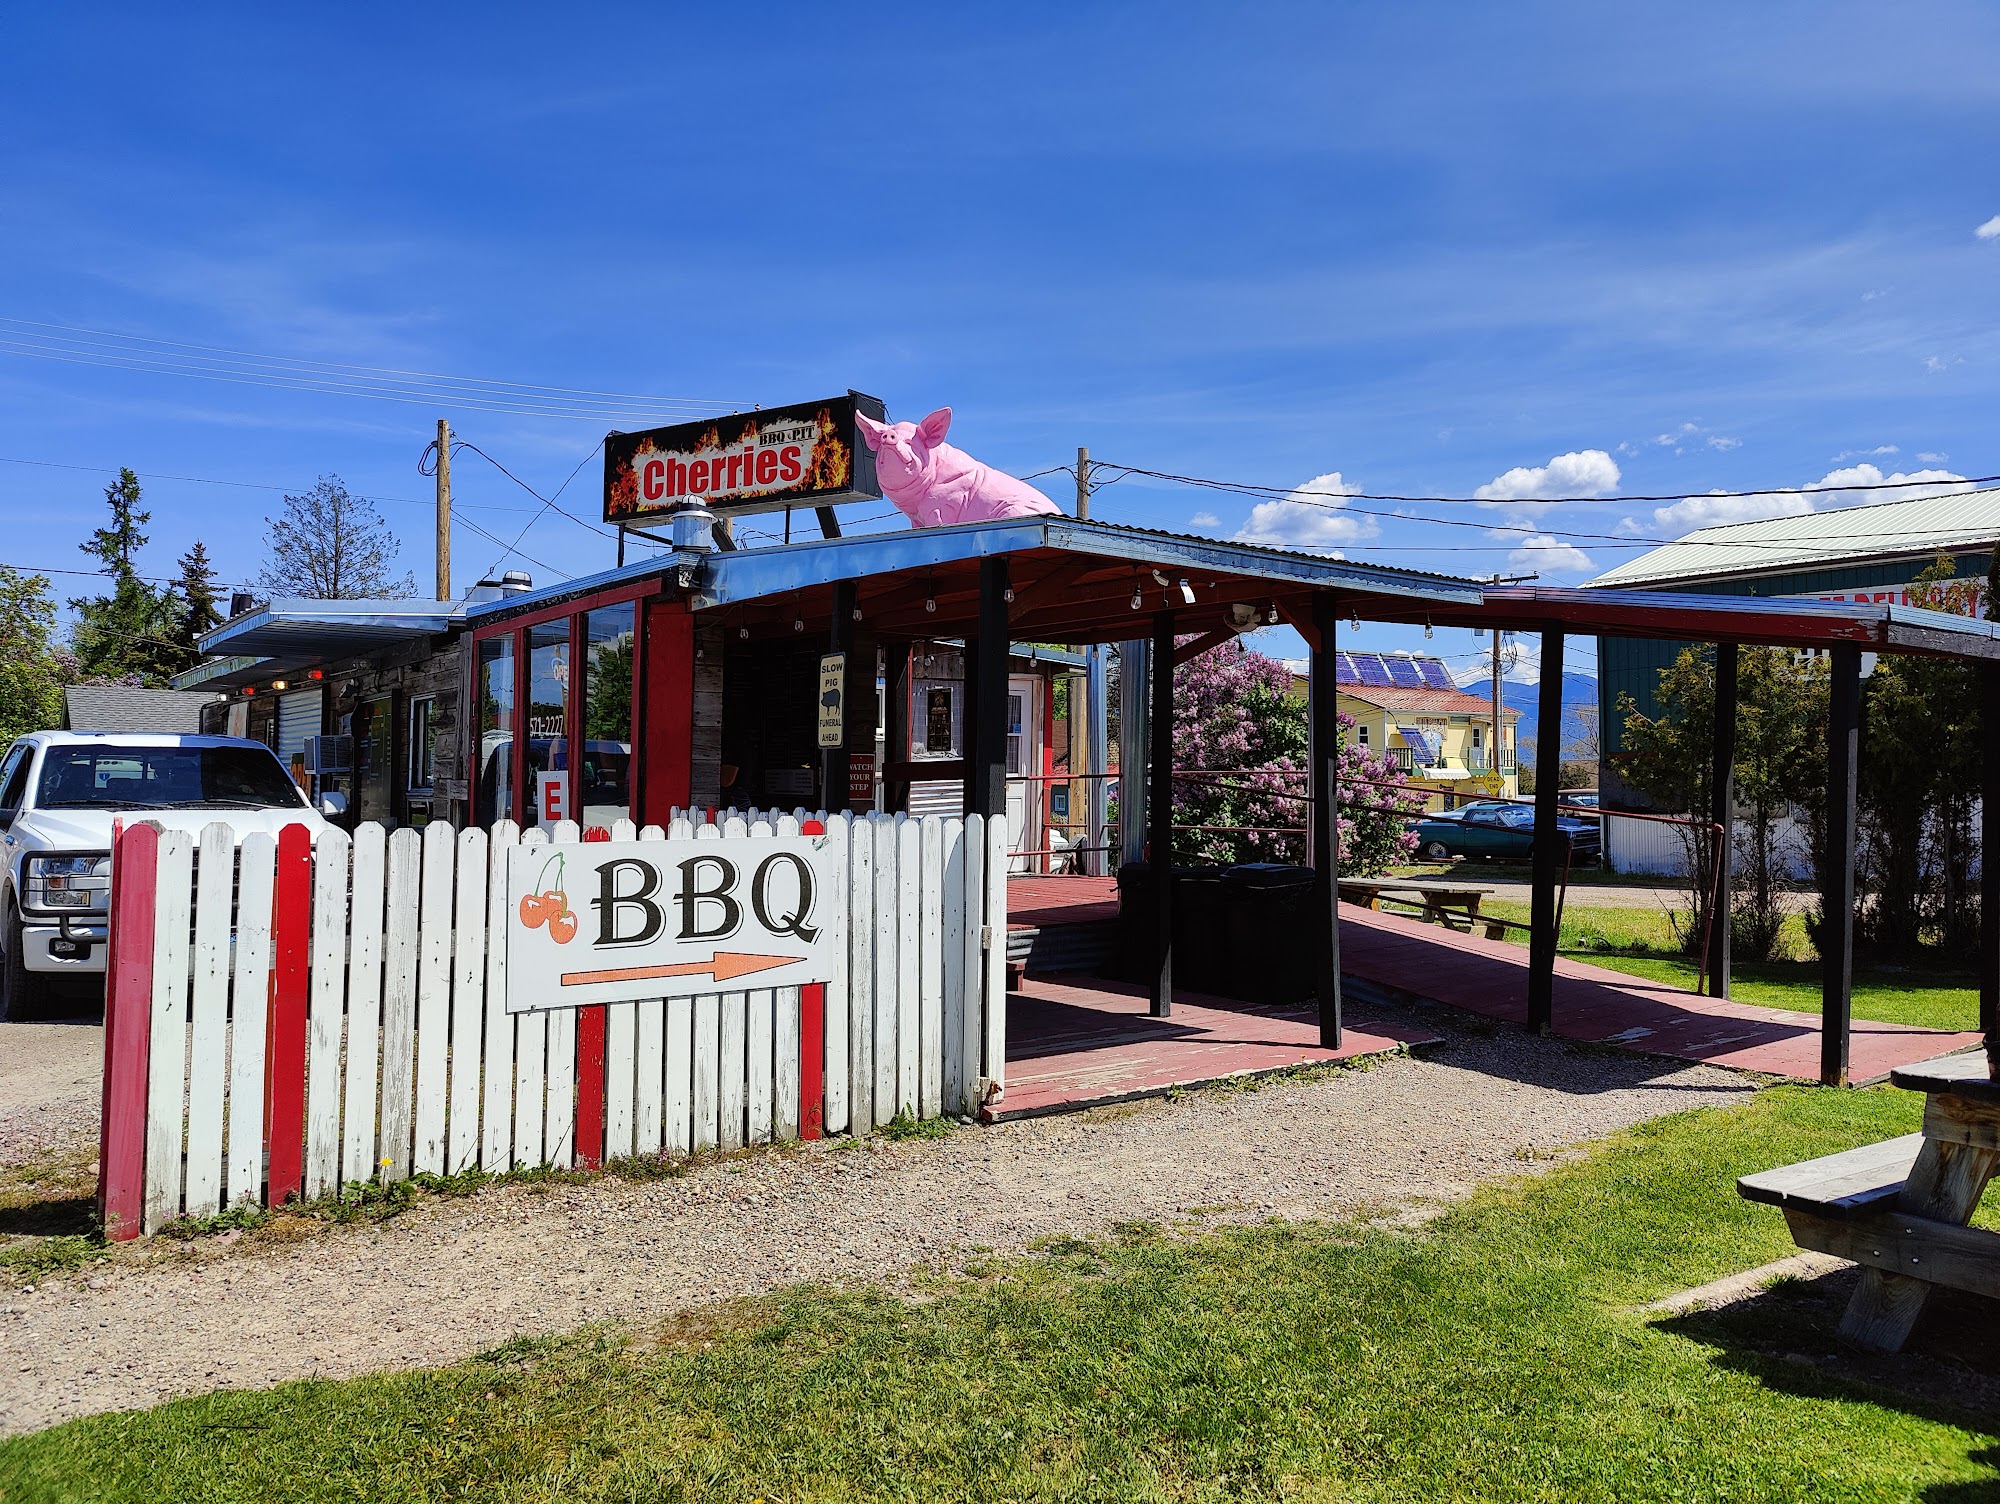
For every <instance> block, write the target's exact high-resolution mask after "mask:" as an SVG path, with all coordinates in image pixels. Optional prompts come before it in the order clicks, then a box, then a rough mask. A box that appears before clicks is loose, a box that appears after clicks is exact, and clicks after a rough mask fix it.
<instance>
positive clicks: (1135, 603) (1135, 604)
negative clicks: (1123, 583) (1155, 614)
mask: <svg viewBox="0 0 2000 1504" xmlns="http://www.w3.org/2000/svg"><path fill="white" fill-rule="evenodd" d="M1144 604H1145V600H1144V598H1143V597H1141V596H1140V594H1139V587H1138V586H1137V585H1134V586H1133V587H1132V609H1133V610H1134V611H1137V610H1138V609H1139V608H1140V607H1141V606H1143V605H1144Z"/></svg>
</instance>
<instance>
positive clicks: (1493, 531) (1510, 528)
mask: <svg viewBox="0 0 2000 1504" xmlns="http://www.w3.org/2000/svg"><path fill="white" fill-rule="evenodd" d="M1092 468H1093V469H1095V468H1096V467H1095V466H1092ZM1121 468H1122V467H1121ZM1132 473H1133V474H1138V475H1150V476H1154V477H1156V478H1159V479H1165V480H1173V481H1178V482H1180V483H1181V484H1184V485H1189V486H1194V487H1198V488H1202V489H1206V490H1213V491H1222V492H1226V493H1234V494H1240V495H1252V496H1258V495H1263V494H1264V493H1265V492H1267V491H1269V490H1271V488H1269V487H1252V486H1249V485H1247V484H1245V485H1239V484H1236V483H1234V482H1229V481H1204V480H1193V479H1188V478H1186V477H1181V476H1168V475H1163V474H1162V473H1161V472H1159V471H1156V470H1135V471H1133V472H1132ZM1984 480H2000V476H1986V477H1982V478H1981V479H1980V480H1966V481H1949V482H1946V481H1935V482H1924V481H1918V482H1915V483H1914V484H1915V485H1916V486H1918V487H1923V486H1927V485H1964V486H1968V487H1974V486H1977V485H1979V484H1981V483H1982V481H1984ZM1894 489H1896V490H1899V491H1901V490H1909V489H1911V484H1910V483H1903V484H1899V485H1897V486H1895V487H1894ZM1362 494H1363V493H1361V492H1340V491H1311V492H1309V491H1304V490H1298V491H1288V492H1284V493H1282V494H1281V495H1280V496H1279V497H1278V499H1281V500H1285V501H1289V502H1291V503H1293V504H1294V505H1297V506H1302V507H1316V508H1318V509H1320V510H1321V511H1327V512H1337V513H1339V514H1340V515H1342V516H1346V517H1382V518H1387V519H1389V520H1391V521H1395V522H1415V523H1427V524H1429V525H1430V526H1432V527H1458V528H1470V529H1472V530H1473V531H1474V532H1481V533H1485V534H1487V535H1488V536H1494V535H1497V534H1502V533H1519V534H1521V535H1523V536H1525V537H1530V538H1570V539H1578V540H1581V541H1583V542H1588V543H1595V544H1599V545H1603V544H1610V545H1613V546H1617V547H1628V546H1634V545H1640V546H1652V547H1658V546H1664V545H1666V544H1669V543H1672V544H1676V545H1678V546H1680V547H1683V548H1736V549H1746V548H1747V549H1760V548H1767V549H1782V550H1786V551H1790V552H1797V551H1798V549H1799V547H1800V545H1799V544H1798V543H1797V542H1796V541H1792V540H1786V539H1776V538H1774V539H1759V538H1745V539H1730V538H1648V537H1645V536H1643V535H1641V534H1635V533H1586V532H1579V531H1577V530H1575V529H1568V528H1555V527H1540V526H1535V525H1533V524H1507V523H1501V522H1493V521H1470V520H1461V519H1459V518H1456V517H1418V516H1412V515H1411V514H1410V513H1408V512H1383V511H1377V510H1375V509H1374V508H1371V507H1351V506H1346V505H1341V504H1338V503H1334V502H1326V501H1313V500H1308V499H1307V498H1308V497H1312V496H1336V497H1342V498H1345V497H1348V496H1360V495H1362ZM1791 494H1793V493H1792V492H1789V491H1785V492H1776V491H1756V492H1750V491H1743V492H1712V493H1710V492H1688V493H1685V495H1684V497H1683V498H1682V499H1684V500H1697V501H1698V500H1702V499H1704V498H1705V497H1706V496H1708V495H1715V496H1718V497H1723V496H1775V495H1791ZM1974 494H1976V493H1975V492H1974V491H1972V490H1966V491H1934V492H1932V493H1931V495H1930V496H1927V497H1922V498H1913V499H1920V500H1935V499H1938V498H1940V497H1945V496H1971V495H1974ZM1378 499H1379V498H1378ZM1443 499H1445V500H1451V499H1453V498H1443ZM1460 499H1462V498H1460ZM1604 499H1605V500H1613V499H1615V498H1610V497H1606V498H1604ZM1628 499H1630V500H1649V499H1650V500H1655V501H1659V500H1666V499H1667V498H1665V497H1652V498H1645V497H1633V498H1628ZM1806 515H1809V514H1806ZM1759 520H1777V519H1759ZM1937 532H1938V530H1937V529H1936V528H1934V527H1930V528H1902V529H1876V530H1872V531H1863V532H1858V533H1843V534H1842V535H1841V537H1840V540H1839V542H1838V543H1837V544H1833V545H1829V548H1828V550H1827V552H1828V553H1829V555H1830V556H1832V557H1839V556H1841V554H1843V553H1844V552H1846V551H1847V550H1848V549H1849V547H1850V546H1851V545H1852V544H1854V543H1857V542H1860V541H1862V540H1864V539H1878V538H1935V537H1936V536H1937ZM1243 541H1245V542H1251V543H1253V544H1254V541H1255V540H1251V539H1245V540H1243ZM1265 546H1269V547H1275V546H1278V545H1265ZM1326 546H1327V547H1328V548H1335V547H1337V548H1340V549H1342V550H1345V549H1349V548H1352V549H1354V550H1355V551H1357V552H1359V551H1361V550H1364V549H1366V550H1367V551H1369V552H1381V551H1386V550H1392V549H1400V547H1401V546H1400V545H1396V544H1372V545H1371V544H1362V543H1349V542H1347V541H1346V540H1344V539H1343V540H1339V541H1337V542H1329V543H1328V544H1327V545H1326ZM1408 551H1411V552H1414V551H1415V550H1414V549H1410V550H1408ZM1435 551H1439V550H1426V552H1435ZM1467 551H1477V552H1488V551H1491V550H1487V549H1478V550H1467Z"/></svg>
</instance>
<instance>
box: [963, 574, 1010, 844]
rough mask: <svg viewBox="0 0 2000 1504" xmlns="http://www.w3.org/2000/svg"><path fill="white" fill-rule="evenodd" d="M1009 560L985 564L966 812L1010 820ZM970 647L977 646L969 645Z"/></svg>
mask: <svg viewBox="0 0 2000 1504" xmlns="http://www.w3.org/2000/svg"><path fill="white" fill-rule="evenodd" d="M1007 580H1008V574H1007V560H1006V558H1005V556H1004V555H995V556H992V557H988V558H984V559H981V560H980V561H979V633H978V649H979V652H978V666H977V669H976V673H977V678H974V677H973V674H974V672H975V670H974V667H973V665H972V664H970V663H968V664H967V665H966V670H967V679H968V684H967V688H968V689H969V690H970V691H971V694H970V696H969V700H970V702H971V703H972V704H973V705H976V707H977V713H976V715H975V717H974V721H973V727H972V778H971V780H970V782H971V788H970V789H969V790H968V797H967V799H966V806H965V807H966V810H967V812H968V813H970V814H975V815H984V816H985V817H986V818H987V819H989V820H1004V819H1006V818H1007V654H1008V649H1009V647H1010V645H1011V638H1010V632H1009V627H1008V621H1007V617H1008V610H1007V590H1008V584H1007ZM966 646H967V647H968V648H970V647H971V646H972V643H971V642H968V643H967V644H966Z"/></svg>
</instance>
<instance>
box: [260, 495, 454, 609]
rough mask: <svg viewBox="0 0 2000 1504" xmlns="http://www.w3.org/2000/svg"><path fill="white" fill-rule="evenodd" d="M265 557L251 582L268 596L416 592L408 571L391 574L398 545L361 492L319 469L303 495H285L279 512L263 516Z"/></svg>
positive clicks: (373, 596)
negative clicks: (279, 514) (267, 532)
mask: <svg viewBox="0 0 2000 1504" xmlns="http://www.w3.org/2000/svg"><path fill="white" fill-rule="evenodd" d="M264 523H265V526H266V527H268V528H269V529H270V532H271V558H270V562H269V563H268V564H266V565H265V566H264V572H263V573H262V574H261V575H260V576H258V581H257V583H258V584H260V585H262V586H263V587H264V588H265V589H267V590H269V591H270V592H271V594H272V595H273V596H304V597H306V598H307V599H309V600H320V601H362V600H391V599H394V598H396V597H398V596H412V595H415V594H416V593H417V585H416V581H415V580H414V579H412V578H411V577H410V576H409V575H407V574H406V575H404V576H403V577H402V578H401V579H392V578H391V577H390V575H389V566H390V564H391V563H392V562H393V561H394V559H395V557H396V553H397V550H398V547H399V545H398V544H397V542H396V539H395V535H394V534H392V533H391V532H390V531H389V524H388V523H387V522H386V521H384V520H383V517H382V514H381V513H380V512H378V511H376V510H375V504H374V503H373V502H371V501H369V500H368V498H367V497H365V496H356V495H354V494H352V493H351V492H350V491H349V490H348V489H347V487H346V486H344V485H342V484H341V480H340V477H339V476H337V475H322V476H321V477H320V478H319V484H318V485H316V486H314V487H313V488H312V490H310V491H308V492H306V494H305V495H303V496H287V497H286V498H285V508H284V515H283V516H282V517H277V518H271V517H267V518H265V519H264Z"/></svg>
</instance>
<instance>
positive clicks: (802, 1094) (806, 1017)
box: [799, 982, 826, 1139]
mask: <svg viewBox="0 0 2000 1504" xmlns="http://www.w3.org/2000/svg"><path fill="white" fill-rule="evenodd" d="M825 1082H826V983H824V982H808V983H807V984H806V985H805V986H803V987H801V988H800V989H799V1137H800V1138H803V1139H815V1138H818V1137H819V1136H820V1135H821V1134H822V1133H824V1132H825V1130H826V1098H825Z"/></svg>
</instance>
